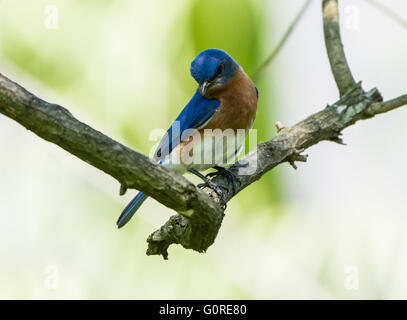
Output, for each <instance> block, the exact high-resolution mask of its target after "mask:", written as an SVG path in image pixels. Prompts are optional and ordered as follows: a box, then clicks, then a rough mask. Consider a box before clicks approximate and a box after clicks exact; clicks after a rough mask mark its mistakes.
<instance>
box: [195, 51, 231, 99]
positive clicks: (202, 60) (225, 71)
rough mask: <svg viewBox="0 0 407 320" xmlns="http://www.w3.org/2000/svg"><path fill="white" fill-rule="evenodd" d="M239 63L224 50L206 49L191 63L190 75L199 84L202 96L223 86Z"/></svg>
mask: <svg viewBox="0 0 407 320" xmlns="http://www.w3.org/2000/svg"><path fill="white" fill-rule="evenodd" d="M238 67H239V65H238V64H237V63H236V62H235V61H234V60H233V59H232V57H231V56H229V55H228V54H227V53H226V52H225V51H222V50H219V49H207V50H205V51H202V52H201V53H200V54H198V55H197V56H196V58H195V59H194V60H193V61H192V63H191V75H192V76H193V77H194V79H195V80H196V82H198V84H199V92H200V93H201V95H202V96H205V95H206V94H207V93H208V94H210V93H212V92H215V91H217V90H219V89H222V88H223V87H225V85H226V84H227V83H228V82H229V80H230V78H231V77H232V76H233V74H234V73H235V70H236V68H238Z"/></svg>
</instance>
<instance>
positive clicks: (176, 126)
mask: <svg viewBox="0 0 407 320" xmlns="http://www.w3.org/2000/svg"><path fill="white" fill-rule="evenodd" d="M219 106H220V101H219V100H217V99H208V98H205V97H203V96H201V94H200V93H199V91H198V90H197V91H196V92H195V94H194V96H193V97H192V99H191V100H190V101H189V102H188V104H187V105H186V106H185V108H184V109H183V110H182V111H181V113H180V114H179V116H178V117H177V119H175V121H174V122H173V123H172V125H171V127H170V128H169V129H168V130H167V133H166V134H165V135H164V137H163V138H162V139H161V142H160V144H159V145H158V148H157V151H156V153H155V158H156V159H157V160H161V159H164V158H165V157H166V156H167V155H169V154H170V153H171V151H172V150H173V149H174V148H175V147H176V146H177V145H178V144H179V143H180V142H181V137H182V138H183V139H187V138H188V137H184V136H183V135H182V134H183V133H184V131H185V130H187V129H198V128H201V127H202V126H203V125H205V124H206V123H207V122H208V121H209V119H210V118H211V117H212V116H213V114H214V113H215V112H216V110H218V108H219Z"/></svg>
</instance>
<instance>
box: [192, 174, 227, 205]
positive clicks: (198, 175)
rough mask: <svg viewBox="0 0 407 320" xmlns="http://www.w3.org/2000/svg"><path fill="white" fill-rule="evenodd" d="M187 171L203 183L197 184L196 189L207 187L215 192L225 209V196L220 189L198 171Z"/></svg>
mask: <svg viewBox="0 0 407 320" xmlns="http://www.w3.org/2000/svg"><path fill="white" fill-rule="evenodd" d="M188 171H189V172H191V173H192V174H194V175H196V176H197V177H199V178H201V179H202V180H203V181H204V183H201V184H198V185H197V187H198V188H204V187H209V188H211V189H212V190H213V191H215V192H216V193H217V195H218V196H219V198H220V201H221V203H222V207H224V208H225V209H226V199H225V195H224V193H223V191H222V189H221V188H220V187H219V186H218V185H217V184H216V183H215V182H212V181H211V180H209V179H208V178H207V177H206V176H204V175H203V174H202V173H200V172H199V171H197V170H195V169H189V170H188Z"/></svg>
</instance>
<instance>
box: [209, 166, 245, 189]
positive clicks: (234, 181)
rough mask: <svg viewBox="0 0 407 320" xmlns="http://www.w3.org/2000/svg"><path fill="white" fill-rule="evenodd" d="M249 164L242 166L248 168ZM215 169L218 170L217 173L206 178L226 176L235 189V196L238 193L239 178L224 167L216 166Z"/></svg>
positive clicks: (212, 173) (211, 173)
mask: <svg viewBox="0 0 407 320" xmlns="http://www.w3.org/2000/svg"><path fill="white" fill-rule="evenodd" d="M247 165H248V162H247V163H245V164H241V166H243V167H246V166H247ZM213 169H215V170H217V171H216V172H210V173H208V174H207V175H206V176H207V177H214V176H224V177H225V178H226V179H228V180H229V182H230V183H231V184H232V188H233V195H235V194H236V193H237V182H239V180H238V177H237V176H236V174H234V173H233V172H231V171H229V170H227V169H225V168H224V167H220V166H214V167H213Z"/></svg>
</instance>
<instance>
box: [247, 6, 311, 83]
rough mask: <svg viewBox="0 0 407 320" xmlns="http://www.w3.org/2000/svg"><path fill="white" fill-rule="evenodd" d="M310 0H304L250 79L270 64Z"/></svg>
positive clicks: (255, 77)
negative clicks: (281, 35)
mask: <svg viewBox="0 0 407 320" xmlns="http://www.w3.org/2000/svg"><path fill="white" fill-rule="evenodd" d="M311 2H312V0H306V1H305V2H304V5H303V6H302V7H301V9H300V11H299V12H298V13H297V15H296V16H295V18H294V20H293V21H292V22H291V24H290V25H289V26H288V29H287V30H286V32H285V33H284V35H283V37H282V38H281V39H280V41H279V42H278V43H277V45H276V47H275V48H274V49H273V51H271V53H270V55H269V56H268V57H267V58H266V60H264V62H263V63H262V64H261V65H260V66H259V67H258V68H257V70H256V71H255V72H254V73H253V76H252V79H253V80H256V79H258V77H259V76H260V75H261V73H262V72H263V71H264V69H265V68H266V67H267V66H268V65H269V64H270V62H271V61H273V60H274V58H275V57H276V56H277V54H278V53H279V52H280V50H281V48H282V47H283V46H284V44H285V43H286V42H287V39H288V38H289V37H290V35H291V33H292V32H293V31H294V29H295V27H296V26H297V24H298V22H300V20H301V18H302V17H303V15H304V13H305V12H306V11H307V9H308V7H309V6H310V4H311Z"/></svg>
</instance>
